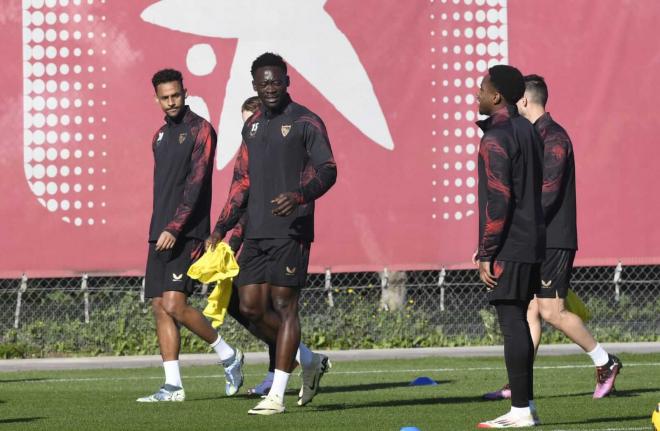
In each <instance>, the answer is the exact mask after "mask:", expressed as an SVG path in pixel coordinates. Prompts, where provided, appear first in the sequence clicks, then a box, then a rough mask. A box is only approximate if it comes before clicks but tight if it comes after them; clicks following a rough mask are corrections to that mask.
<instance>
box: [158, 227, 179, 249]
mask: <svg viewBox="0 0 660 431" xmlns="http://www.w3.org/2000/svg"><path fill="white" fill-rule="evenodd" d="M175 242H176V238H175V237H174V235H172V234H171V233H169V232H168V231H166V230H164V231H163V233H161V234H160V236H159V237H158V241H157V242H156V251H164V250H169V249H171V248H172V247H174V243H175Z"/></svg>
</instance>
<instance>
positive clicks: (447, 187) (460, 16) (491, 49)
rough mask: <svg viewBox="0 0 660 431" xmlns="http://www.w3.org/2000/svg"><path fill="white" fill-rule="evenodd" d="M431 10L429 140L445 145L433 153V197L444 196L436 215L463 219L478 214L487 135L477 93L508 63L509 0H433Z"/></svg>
mask: <svg viewBox="0 0 660 431" xmlns="http://www.w3.org/2000/svg"><path fill="white" fill-rule="evenodd" d="M430 8H431V11H430V16H431V20H430V21H429V22H430V26H431V28H430V29H429V32H428V34H429V38H430V41H431V45H430V51H431V52H432V55H431V56H430V58H431V69H433V70H434V71H435V72H434V73H435V74H436V75H435V76H434V77H433V80H432V81H431V82H429V87H428V88H429V93H430V94H431V96H430V98H431V102H432V105H431V106H432V109H433V112H432V113H431V116H432V119H433V128H432V133H431V135H432V136H431V138H430V140H429V141H430V142H431V146H432V147H433V148H443V151H442V152H440V151H437V152H436V151H433V153H432V163H431V164H430V166H432V169H434V171H433V178H435V179H434V180H433V181H432V182H433V185H436V184H442V187H440V186H437V187H435V188H432V189H431V190H432V193H433V196H436V195H437V194H438V193H441V194H442V195H443V196H444V197H443V198H442V199H435V197H434V198H433V199H432V202H434V204H435V205H437V206H438V207H434V209H433V210H432V214H431V215H432V217H431V218H432V219H433V220H436V221H438V222H440V221H453V222H457V221H463V220H467V219H469V218H470V217H471V216H473V215H475V214H476V205H477V198H476V193H477V190H476V183H477V170H476V166H477V164H476V161H477V154H476V153H477V148H478V147H479V140H480V138H481V136H482V135H483V134H482V133H481V130H480V129H479V128H478V127H477V126H476V124H474V121H475V120H477V119H478V116H477V101H476V94H477V93H478V91H479V86H480V84H481V79H482V77H483V75H484V74H485V73H486V71H487V70H488V68H489V67H491V66H494V65H496V64H506V63H507V62H508V46H507V38H508V33H507V1H506V0H489V1H484V0H476V1H475V0H453V1H451V2H449V1H442V2H431V5H430ZM436 65H441V66H439V67H436ZM439 84H441V85H439ZM436 130H441V131H442V132H441V133H440V132H438V133H435V131H436ZM436 166H442V167H443V169H435V167H436ZM433 214H437V215H438V216H437V217H433ZM440 214H441V215H442V216H441V217H440V216H439V215H440Z"/></svg>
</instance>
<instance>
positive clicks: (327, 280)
mask: <svg viewBox="0 0 660 431" xmlns="http://www.w3.org/2000/svg"><path fill="white" fill-rule="evenodd" d="M324 288H325V291H326V292H327V295H328V305H329V306H330V307H334V306H335V299H334V297H333V296H332V273H331V272H330V268H326V269H325V287H324Z"/></svg>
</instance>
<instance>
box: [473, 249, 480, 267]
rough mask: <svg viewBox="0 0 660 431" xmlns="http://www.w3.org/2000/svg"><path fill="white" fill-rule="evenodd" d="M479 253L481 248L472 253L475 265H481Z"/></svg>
mask: <svg viewBox="0 0 660 431" xmlns="http://www.w3.org/2000/svg"><path fill="white" fill-rule="evenodd" d="M477 254H479V250H475V251H474V253H472V263H473V264H474V266H477V267H478V266H479V259H477Z"/></svg>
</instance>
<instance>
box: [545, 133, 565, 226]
mask: <svg viewBox="0 0 660 431" xmlns="http://www.w3.org/2000/svg"><path fill="white" fill-rule="evenodd" d="M543 145H544V155H543V158H544V160H543V192H542V195H541V202H542V204H543V214H544V215H545V220H546V222H547V221H548V220H551V219H552V217H553V216H554V215H555V213H556V212H557V209H558V208H559V205H560V204H561V195H562V192H563V185H564V182H565V174H566V167H567V165H568V163H569V160H570V157H571V156H572V152H573V146H572V145H571V141H570V139H569V137H568V135H566V134H565V133H563V132H561V131H556V132H552V133H549V134H548V135H546V137H545V139H544V140H543Z"/></svg>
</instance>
